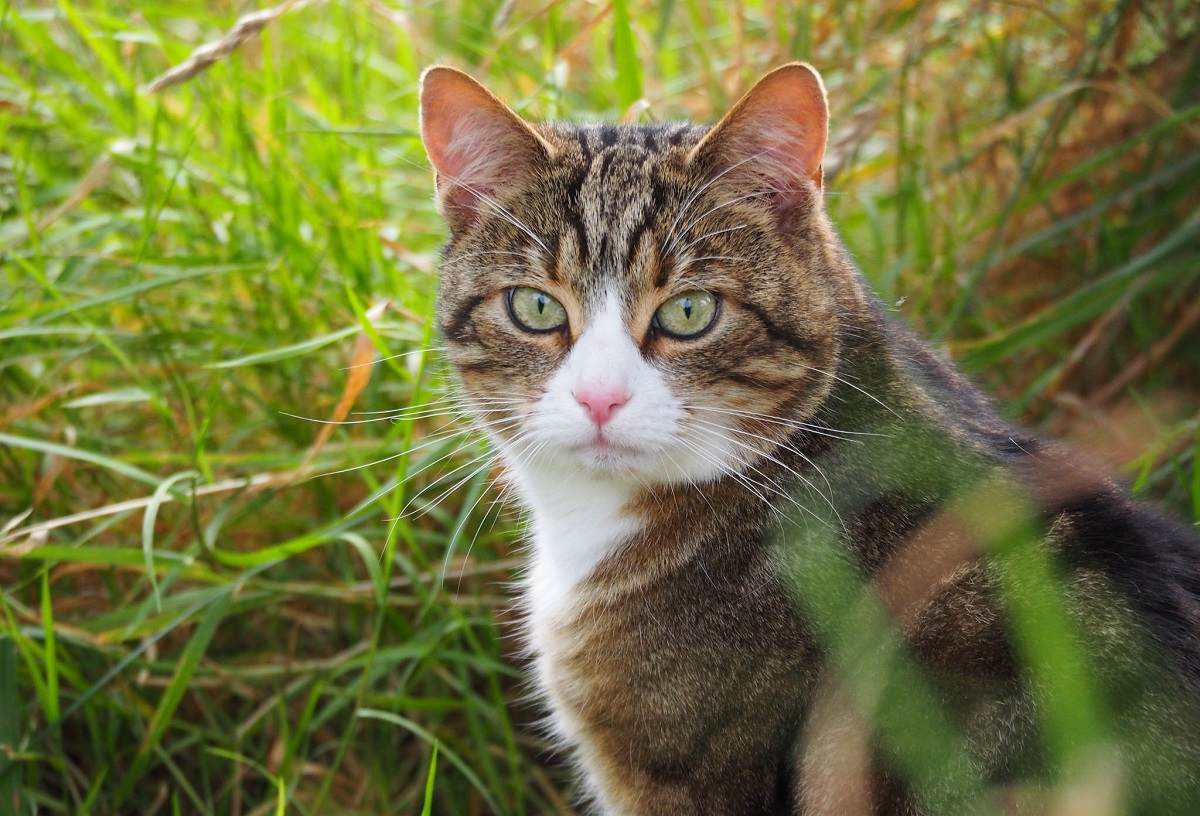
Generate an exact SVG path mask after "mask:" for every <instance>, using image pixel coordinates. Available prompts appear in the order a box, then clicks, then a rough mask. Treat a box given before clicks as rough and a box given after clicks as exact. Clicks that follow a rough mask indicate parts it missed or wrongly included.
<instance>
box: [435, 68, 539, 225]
mask: <svg viewBox="0 0 1200 816" xmlns="http://www.w3.org/2000/svg"><path fill="white" fill-rule="evenodd" d="M421 140H422V141H423V142H424V144H425V150H426V152H427V153H428V154H429V161H430V163H431V164H432V165H433V166H434V169H435V170H437V191H438V198H439V202H440V203H441V205H442V207H443V208H444V210H445V212H446V215H447V216H448V217H450V219H451V226H452V227H455V226H461V225H462V224H463V223H464V221H463V219H470V218H472V217H474V214H475V213H476V212H477V211H478V209H479V207H480V206H481V202H482V201H486V200H489V199H490V198H491V197H492V196H493V195H495V194H496V193H497V192H498V191H499V190H500V189H501V188H503V187H510V188H511V187H515V186H518V185H519V184H520V183H521V180H522V178H523V177H524V176H525V175H526V174H528V173H529V172H531V171H532V170H533V168H534V166H535V164H536V163H537V162H538V161H539V160H541V159H544V158H546V157H547V156H548V155H550V150H549V145H547V144H546V143H545V141H544V140H542V139H541V137H539V136H538V135H537V134H536V133H535V132H534V130H533V129H532V128H531V127H530V126H529V125H528V124H526V123H525V122H524V121H523V120H522V119H521V118H520V117H519V116H517V115H516V114H515V113H513V112H512V111H511V110H509V108H508V107H507V106H506V105H505V104H504V103H503V102H501V101H500V100H499V99H497V98H496V97H495V96H493V95H492V93H491V92H490V91H488V90H487V89H486V88H484V87H483V86H482V85H480V84H479V83H478V82H476V81H475V80H474V79H472V78H471V77H469V76H467V75H466V74H464V73H462V72H461V71H457V70H455V69H453V68H445V67H435V68H430V69H429V70H428V71H426V72H425V75H424V76H423V77H422V81H421Z"/></svg>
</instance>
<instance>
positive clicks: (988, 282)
mask: <svg viewBox="0 0 1200 816" xmlns="http://www.w3.org/2000/svg"><path fill="white" fill-rule="evenodd" d="M258 8H259V7H256V6H253V5H250V4H246V3H231V2H223V1H221V0H218V2H208V1H207V0H206V1H205V2H199V0H172V2H169V3H168V2H158V1H157V0H148V1H147V2H71V0H59V2H31V3H16V4H14V3H12V2H8V1H7V0H5V1H4V2H0V264H2V265H3V273H2V276H0V531H2V532H0V607H2V608H0V613H2V615H0V633H2V635H0V745H2V746H3V751H2V752H0V801H3V802H6V803H7V802H10V801H14V800H15V801H17V802H18V803H19V805H18V809H19V811H20V812H25V813H32V812H38V813H114V814H115V813H146V814H149V813H176V812H178V813H201V814H208V813H228V814H264V813H272V812H275V813H283V812H289V813H385V812H386V813H393V812H394V813H415V812H422V811H426V812H434V813H446V814H471V813H500V814H523V813H541V812H550V813H559V812H562V813H565V812H569V805H568V802H569V801H570V795H571V794H570V791H571V783H570V781H569V780H568V778H567V775H566V774H564V773H563V770H562V768H561V762H560V761H559V760H558V758H556V756H555V755H554V754H553V752H552V751H551V750H550V749H549V746H547V745H546V744H545V743H544V742H543V741H542V740H541V739H540V738H539V737H538V736H537V735H536V731H535V730H534V729H533V728H532V726H531V722H532V721H533V720H535V719H536V717H537V716H538V711H537V709H536V707H535V706H533V705H531V704H529V703H527V702H521V700H522V695H523V694H524V693H525V691H526V687H525V686H524V685H523V684H522V680H521V661H520V659H519V657H518V656H517V653H518V652H519V641H518V640H517V639H516V637H515V634H514V633H515V632H516V627H515V615H514V614H513V613H512V612H511V610H510V609H509V603H510V594H511V593H510V587H509V585H508V583H507V582H508V581H510V580H512V579H513V578H514V577H515V576H516V575H517V574H518V571H517V565H518V563H519V556H520V553H519V543H518V538H517V533H516V524H515V519H514V516H513V514H511V513H501V512H500V511H499V510H498V509H497V507H496V504H495V502H494V499H495V496H494V492H493V490H492V488H490V487H489V485H488V482H489V476H491V475H494V474H491V473H490V471H489V467H488V464H487V461H486V459H485V458H483V457H481V454H480V450H479V448H478V447H477V446H476V445H475V443H473V442H470V441H469V440H464V438H463V437H462V436H460V435H458V434H457V433H456V432H455V429H456V427H457V426H456V425H455V423H454V418H453V416H452V415H451V412H450V411H449V409H448V408H447V406H446V404H445V403H444V402H434V404H433V405H432V407H430V408H428V409H426V408H423V407H422V406H425V405H427V404H429V403H430V402H431V401H436V400H437V399H438V397H439V395H440V394H441V390H440V383H441V380H442V373H441V372H442V368H441V364H440V362H439V359H438V356H437V353H436V345H437V339H436V337H435V336H433V334H432V330H431V326H430V314H431V310H432V308H433V301H432V292H433V285H434V276H435V273H436V261H437V253H438V247H439V244H440V243H441V241H442V240H443V238H444V235H445V230H444V227H443V225H442V224H441V222H440V221H439V219H438V218H437V216H436V214H435V212H434V210H433V206H432V196H431V190H432V180H431V173H430V171H429V169H428V167H427V165H426V162H425V158H424V154H423V151H422V149H421V146H420V143H419V140H418V138H417V136H416V132H415V127H416V90H417V76H418V73H419V71H420V69H421V68H422V67H423V66H425V65H428V64H430V63H434V62H446V63H450V64H453V65H456V66H459V67H462V68H464V69H467V70H469V71H470V72H472V73H473V74H475V75H476V76H478V77H479V78H481V79H483V80H484V81H485V82H486V83H487V84H488V85H489V86H490V87H491V88H492V89H493V90H495V91H496V92H497V93H498V94H499V95H500V96H502V97H503V98H505V99H506V100H508V101H509V102H510V103H511V104H512V105H513V106H514V107H515V108H516V109H517V110H518V111H520V112H521V113H523V114H525V115H527V116H528V117H530V118H532V119H535V120H540V119H550V118H564V119H601V118H603V119H610V120H615V119H627V120H640V121H658V120H670V119H677V118H693V119H699V120H705V121H708V120H712V119H714V118H716V117H717V116H719V114H720V113H721V112H722V111H723V110H724V109H725V107H726V106H728V105H729V104H730V103H731V102H732V101H733V100H734V99H736V98H737V96H738V95H740V93H741V92H742V91H744V90H745V89H747V88H748V87H749V85H750V84H751V83H752V82H753V80H754V79H755V78H756V77H757V76H759V75H760V74H762V73H763V72H765V71H766V70H768V69H770V68H771V67H773V66H775V65H777V64H780V63H782V62H785V61H788V60H791V59H806V60H809V61H811V62H813V63H814V64H815V65H817V66H818V67H819V68H820V69H821V70H822V72H823V74H824V76H825V80H826V83H827V85H828V87H829V92H830V97H831V106H832V145H831V150H830V155H829V158H828V170H827V178H828V179H829V181H828V189H829V191H830V194H829V196H828V202H829V207H830V210H831V213H832V215H833V218H834V220H835V222H836V223H837V224H838V226H839V228H840V229H841V231H842V233H843V236H844V238H845V240H846V243H847V244H848V246H849V247H850V248H851V251H852V252H853V254H854V255H855V257H856V258H857V260H858V262H859V263H860V265H861V267H862V268H863V270H864V272H865V274H866V275H867V276H868V277H869V279H870V280H871V282H872V284H873V285H874V287H875V288H876V290H877V291H878V293H879V294H880V296H881V297H882V298H883V299H884V301H885V302H886V303H888V304H889V305H890V306H891V307H892V308H894V309H895V310H896V311H897V312H898V313H899V314H900V315H901V316H902V317H903V318H904V319H906V320H908V321H910V322H911V323H913V324H915V325H917V326H918V327H920V328H921V329H922V330H923V331H925V332H926V333H928V334H929V335H931V336H933V337H935V338H936V339H937V340H938V341H939V342H940V343H941V344H942V345H943V346H944V347H945V348H947V349H948V350H949V351H950V352H951V353H952V354H954V356H955V357H956V358H957V359H958V360H959V361H960V362H961V364H962V365H963V367H964V368H965V369H966V370H967V371H968V372H969V373H970V374H971V375H972V376H973V377H974V378H975V379H976V380H978V381H980V382H981V383H983V384H984V385H985V386H986V387H987V388H988V390H990V391H991V392H992V393H994V394H996V395H997V397H998V398H999V399H1000V401H1001V402H1002V403H1004V404H1005V405H1006V406H1008V409H1009V412H1010V414H1011V415H1012V416H1013V417H1014V418H1016V419H1018V420H1020V421H1023V422H1028V423H1034V424H1037V425H1040V426H1042V427H1044V428H1046V429H1047V430H1048V432H1050V433H1052V434H1054V435H1057V436H1063V437H1067V438H1071V439H1075V440H1076V441H1078V442H1079V443H1080V444H1081V445H1082V446H1084V447H1085V449H1086V450H1087V451H1089V453H1091V455H1092V456H1093V457H1095V458H1098V459H1100V460H1101V461H1103V462H1105V463H1106V464H1107V465H1109V466H1111V467H1113V468H1122V469H1123V470H1124V473H1125V476H1126V478H1127V480H1128V481H1129V482H1130V483H1131V484H1132V485H1133V486H1134V488H1135V489H1136V490H1137V491H1139V492H1140V493H1142V494H1144V495H1146V496H1149V497H1151V498H1153V499H1154V500H1157V501H1159V502H1162V503H1164V504H1165V505H1167V506H1168V508H1169V509H1170V511H1171V512H1173V513H1175V514H1176V515H1177V516H1180V517H1183V518H1186V519H1188V520H1192V519H1196V518H1200V471H1198V470H1197V468H1196V454H1197V451H1198V450H1200V398H1198V394H1200V332H1198V330H1197V326H1200V194H1198V193H1197V190H1200V6H1197V5H1196V4H1195V3H1193V2H1188V0H1175V1H1172V0H1159V1H1158V2H1151V1H1150V0H1142V1H1139V0H1125V1H1124V2H1096V1H1095V0H1057V1H1053V0H1008V1H1007V2H982V1H981V2H969V0H962V1H961V2H951V1H950V0H946V1H945V2H915V0H874V1H873V2H867V1H866V0H860V1H859V2H854V1H853V0H829V1H828V2H814V3H808V4H801V3H784V2H771V1H770V0H759V1H758V2H752V1H751V0H742V2H734V3H728V4H707V3H701V2H697V0H666V2H655V3H651V2H647V1H646V0H613V2H611V3H604V2H566V1H562V2H559V1H557V0H545V1H542V2H466V0H447V2H443V3H437V4H414V5H405V4H402V3H398V2H395V1H394V0H370V1H369V2H349V1H343V2H312V3H291V4H287V5H286V6H280V7H277V9H278V10H279V11H280V12H281V13H280V14H279V15H278V18H277V19H273V20H272V21H271V23H270V24H269V25H267V26H266V27H264V28H263V30H262V31H261V33H260V34H259V35H255V36H251V37H249V38H248V39H246V41H245V42H243V43H242V44H241V46H240V47H239V48H238V49H236V51H234V52H233V53H231V54H228V55H224V56H222V58H221V59H219V60H217V61H216V64H215V65H213V66H212V67H211V69H210V70H208V71H206V72H203V73H200V74H199V75H197V76H195V77H192V78H190V79H188V80H186V81H184V82H181V83H180V84H177V85H175V86H173V87H169V88H166V89H164V90H162V91H161V92H159V93H145V92H143V87H144V86H145V84H146V83H148V82H150V81H151V80H152V79H153V78H155V77H156V76H158V75H160V74H162V73H163V72H164V71H166V70H168V69H169V68H170V67H171V66H174V65H178V64H180V63H182V62H184V61H185V60H186V59H187V58H188V56H189V54H190V53H191V52H192V51H193V50H194V49H195V48H197V47H199V46H201V45H203V44H205V43H208V42H212V41H215V40H219V39H220V38H221V37H223V36H224V35H225V34H226V33H227V32H229V31H230V30H231V29H233V27H234V25H235V22H236V21H237V20H238V18H239V16H241V15H244V14H247V13H250V12H254V11H256V10H258ZM427 347H428V348H432V349H434V350H432V351H428V352H426V351H422V349H425V348H427ZM372 359H381V360H382V361H381V362H379V363H378V364H377V365H375V366H374V367H373V368H372V367H371V366H370V365H369V364H365V363H369V362H370V361H371V360H372ZM367 374H370V378H369V381H366V375H367ZM351 399H352V400H353V405H352V410H353V412H355V413H352V414H349V415H348V416H346V418H348V419H351V420H364V421H362V422H358V423H356V424H350V425H343V426H338V427H334V426H328V425H321V424H319V423H318V422H313V421H310V420H308V419H302V418H298V417H308V418H314V419H317V420H328V419H331V418H335V417H342V416H343V415H346V412H347V410H351V406H350V405H349V402H350V400H351ZM396 409H410V410H408V411H406V412H405V413H404V414H402V415H401V416H400V417H398V418H396V419H394V420H390V421H366V420H370V419H371V418H372V415H371V414H369V413H365V412H372V411H375V412H382V411H393V410H396ZM323 428H328V429H329V431H326V432H325V433H326V434H327V435H326V436H322V435H321V434H322V429H323ZM372 463H377V464H372ZM333 471H344V472H340V473H336V474H334V475H320V476H319V478H312V477H314V476H318V475H319V474H327V473H331V472H333ZM414 510H417V511H421V512H415V513H414V512H412V511H414ZM434 743H437V745H438V749H437V753H436V755H435V754H434ZM435 756H436V760H435ZM431 769H432V771H431ZM433 771H436V773H433ZM431 778H432V780H433V785H432V787H431V788H429V787H428V785H427V782H428V781H429V780H430V779H431ZM427 794H428V796H427ZM0 807H2V806H0Z"/></svg>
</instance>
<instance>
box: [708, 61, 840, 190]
mask: <svg viewBox="0 0 1200 816" xmlns="http://www.w3.org/2000/svg"><path fill="white" fill-rule="evenodd" d="M827 130H828V113H827V107H826V103H825V88H824V86H823V85H822V84H821V78H820V76H819V75H818V74H817V72H816V71H814V70H813V69H812V68H809V67H808V66H807V65H803V64H801V63H792V64H791V65H785V66H783V67H782V68H777V69H776V70H774V71H772V72H771V73H770V74H767V76H765V77H764V78H763V79H762V80H760V81H759V83H758V84H757V85H755V86H754V87H753V88H752V89H751V90H750V92H749V93H747V94H746V95H745V96H744V97H742V98H741V100H739V101H738V103H737V104H736V105H734V106H733V109H732V110H730V112H729V113H728V114H726V116H725V118H724V119H722V120H721V121H720V122H719V123H717V125H716V126H715V127H714V128H713V129H712V131H710V132H709V134H708V135H707V136H706V137H705V138H704V140H703V141H702V142H701V143H700V144H699V145H697V147H696V148H695V150H694V151H693V157H696V156H699V155H705V156H708V157H711V160H714V161H715V164H716V166H717V167H718V172H727V173H728V174H729V175H730V176H731V178H732V179H733V180H735V181H739V182H740V183H743V184H751V185H755V186H761V187H763V189H764V191H766V190H772V191H773V192H774V193H775V196H776V199H777V200H778V201H780V202H781V203H785V204H786V203H796V202H798V201H799V200H801V199H803V198H805V197H806V196H807V193H808V191H809V190H811V189H812V188H811V187H810V186H809V185H814V186H815V188H816V189H817V190H820V189H821V184H822V173H821V159H822V158H823V157H824V155H825V141H826V134H827Z"/></svg>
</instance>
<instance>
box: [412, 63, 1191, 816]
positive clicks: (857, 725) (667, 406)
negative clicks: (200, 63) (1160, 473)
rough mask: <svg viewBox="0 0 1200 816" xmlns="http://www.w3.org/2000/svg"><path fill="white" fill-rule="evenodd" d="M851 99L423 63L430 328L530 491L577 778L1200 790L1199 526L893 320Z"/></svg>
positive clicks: (782, 809)
mask: <svg viewBox="0 0 1200 816" xmlns="http://www.w3.org/2000/svg"><path fill="white" fill-rule="evenodd" d="M827 121H828V108H827V102H826V93H825V88H824V85H823V83H822V80H821V78H820V75H819V74H818V73H817V72H816V71H815V70H814V69H813V68H811V67H810V66H808V65H806V64H803V63H792V64H788V65H784V66H782V67H780V68H778V69H776V70H774V71H772V72H770V73H769V74H767V75H766V76H764V77H763V78H762V79H761V80H760V81H759V82H758V83H757V84H756V85H755V86H754V87H753V88H752V89H751V90H750V91H749V92H748V93H747V94H746V95H745V96H744V97H742V98H741V100H740V101H738V102H737V103H736V104H735V105H734V106H733V107H732V108H731V109H730V110H729V112H728V113H727V114H726V115H725V116H724V117H723V118H722V119H721V120H720V121H719V122H718V123H717V124H716V125H714V126H711V127H708V126H698V125H692V124H674V125H637V126H614V125H607V124H595V125H582V126H571V125H566V124H537V125H534V124H530V123H527V122H526V121H524V120H523V119H521V118H520V117H519V116H517V114H515V113H514V112H513V111H512V110H511V109H509V108H508V107H507V106H506V105H505V104H504V103H503V102H502V101H500V100H499V99H498V98H497V97H496V96H494V95H493V94H492V93H491V92H490V91H488V90H487V89H485V88H484V87H483V86H482V85H480V84H479V83H477V82H476V81H475V80H474V79H472V78H471V77H469V76H468V75H467V74H465V73H462V72H460V71H458V70H456V69H453V68H449V67H444V66H435V67H432V68H429V69H428V70H427V71H426V72H425V73H424V74H423V76H422V83H421V92H420V129H421V137H422V140H423V142H424V145H425V148H426V151H427V153H428V156H429V159H430V162H431V164H432V165H433V168H434V170H435V171H436V179H435V187H436V203H437V206H438V208H439V211H440V212H441V213H442V214H443V216H444V218H445V220H446V221H447V222H448V225H449V229H450V237H449V241H448V243H447V244H446V247H445V251H444V257H443V262H442V267H441V278H440V286H439V305H438V311H437V320H438V326H439V329H440V332H441V334H442V336H443V338H444V341H445V344H446V348H447V353H448V356H449V359H450V361H451V363H452V365H453V367H454V369H455V371H456V374H457V379H458V380H459V382H460V385H461V388H462V391H463V394H464V399H465V400H466V402H467V403H468V404H469V405H470V406H471V410H472V413H473V418H474V421H475V422H476V423H477V424H478V425H479V427H481V428H482V429H483V430H485V431H486V433H487V435H488V436H489V437H490V439H491V441H492V443H493V444H494V446H495V448H496V450H497V452H498V455H499V459H500V461H501V462H502V464H503V468H504V470H505V472H506V474H507V478H508V479H510V480H511V481H512V482H513V483H514V484H515V486H516V489H517V492H518V494H519V496H520V500H521V502H522V504H523V505H524V507H525V508H526V509H527V510H528V511H529V516H530V519H531V525H532V530H531V537H532V542H531V552H530V563H529V565H528V573H527V578H526V581H525V584H524V590H523V591H524V599H523V604H524V608H525V610H526V613H527V620H526V623H525V625H526V629H527V635H528V640H529V644H530V649H531V652H532V655H533V658H532V659H533V667H532V668H533V673H534V675H535V678H534V679H535V683H536V684H537V686H538V688H539V689H540V690H541V692H542V693H543V694H544V696H545V700H546V704H547V706H548V708H549V711H550V715H549V723H550V728H551V730H552V731H553V733H554V734H555V736H556V737H557V738H559V739H560V740H562V741H563V743H565V744H566V745H567V746H569V749H570V751H571V754H572V755H573V757H574V759H575V762H576V764H577V766H578V768H579V770H580V772H581V776H582V782H583V789H584V798H585V801H586V802H587V803H588V806H589V807H591V808H593V809H594V810H595V811H596V812H599V813H603V814H709V813H711V814H783V813H791V814H859V813H877V814H918V813H935V812H936V813H949V812H953V813H965V812H971V813H985V812H1006V813H1043V812H1046V813H1049V812H1060V813H1063V812H1068V810H1067V809H1066V808H1069V807H1075V808H1076V809H1075V810H1072V811H1070V812H1075V813H1081V812H1091V811H1090V810H1088V808H1089V807H1090V806H1089V805H1088V801H1089V800H1088V799H1087V795H1088V794H1089V793H1092V794H1095V792H1096V790H1099V791H1100V793H1101V794H1103V795H1102V796H1100V798H1099V799H1096V800H1093V801H1092V805H1093V806H1095V807H1098V808H1102V809H1104V808H1107V810H1105V811H1104V812H1114V813H1115V812H1130V813H1147V814H1149V813H1155V814H1162V813H1178V814H1183V813H1190V814H1195V813H1200V736H1198V734H1200V543H1198V542H1197V539H1196V537H1195V536H1194V533H1193V531H1191V530H1189V529H1187V528H1186V527H1184V526H1183V525H1181V524H1179V523H1177V522H1173V521H1169V520H1167V519H1166V518H1164V517H1162V516H1160V515H1158V514H1156V513H1155V512H1154V511H1152V510H1150V509H1148V508H1146V507H1144V506H1142V505H1139V504H1137V503H1134V502H1133V501H1131V500H1130V499H1129V498H1127V497H1126V495H1125V494H1124V493H1122V491H1121V490H1120V489H1118V488H1117V487H1115V486H1114V485H1113V484H1112V483H1111V482H1110V481H1109V480H1107V479H1106V478H1104V477H1102V476H1099V475H1096V474H1095V473H1094V472H1093V471H1092V470H1091V469H1090V468H1089V467H1088V466H1087V465H1085V464H1082V463H1080V462H1078V461H1075V460H1074V458H1073V457H1072V455H1071V454H1068V453H1066V452H1064V451H1062V450H1060V449H1059V448H1057V447H1056V446H1054V445H1051V444H1048V443H1046V442H1043V441H1041V440H1039V439H1038V438H1036V437H1034V436H1032V435H1030V434H1028V433H1026V432H1023V431H1018V430H1016V429H1014V428H1012V427H1010V426H1009V425H1008V424H1006V423H1005V422H1004V421H1002V420H1001V419H999V418H998V415H997V413H996V412H995V411H994V409H993V408H992V407H991V405H990V404H989V402H988V400H987V399H986V398H985V397H984V396H982V395H981V393H980V392H979V391H977V390H976V389H975V388H974V387H973V386H972V385H971V384H970V383H969V382H968V381H967V380H966V379H964V378H963V377H962V376H961V375H959V374H958V373H957V372H956V371H955V370H954V369H953V367H952V366H951V365H950V363H949V362H948V361H946V360H945V359H943V357H941V356H940V355H939V354H938V353H937V352H935V351H934V350H933V349H932V348H931V347H930V346H929V345H928V344H927V343H926V342H924V341H923V340H922V339H920V338H919V337H918V336H916V335H915V334H914V333H913V332H911V331H910V330H909V329H907V328H905V327H904V326H902V325H900V324H899V323H898V322H897V321H896V320H894V319H893V318H892V317H890V316H889V315H888V314H886V312H885V311H884V310H883V309H882V308H881V306H880V304H879V303H878V302H877V301H876V299H875V298H874V297H873V295H872V294H871V293H870V292H869V290H868V287H867V285H866V283H865V281H864V280H863V278H862V277H861V276H860V274H859V272H858V271H857V270H856V268H855V267H854V265H853V263H852V262H851V261H850V259H849V257H848V253H847V251H846V249H845V248H844V247H843V245H842V244H841V242H840V240H839V239H838V237H837V235H836V233H835V231H834V229H833V227H832V225H831V223H830V221H829V218H828V216H827V215H826V214H825V211H824V208H823V205H822V197H823V187H824V183H823V177H822V158H823V154H824V150H825V144H826V138H827V130H828V125H827ZM1030 618H1038V619H1040V620H1042V622H1048V623H1049V625H1048V626H1045V627H1042V628H1040V629H1039V628H1031V627H1025V628H1021V626H1020V625H1018V624H1020V623H1021V622H1022V621H1027V620H1028V619H1030ZM1029 632H1033V633H1034V634H1028V633H1029ZM1039 632H1040V633H1041V634H1038V633H1039ZM1022 633H1025V634H1022ZM1039 638H1040V640H1039ZM1076 657H1078V660H1076V659H1075V658H1076ZM1068 658H1069V659H1068ZM1056 661H1057V662H1056ZM1087 694H1092V695H1093V696H1094V697H1095V699H1093V700H1091V701H1090V702H1089V701H1088V700H1085V699H1082V696H1086V695H1087ZM1072 797H1075V798H1072ZM1080 797H1082V799H1081V798H1080ZM1106 797H1107V798H1106ZM1080 802H1082V803H1083V804H1082V805H1081V804H1080Z"/></svg>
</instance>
